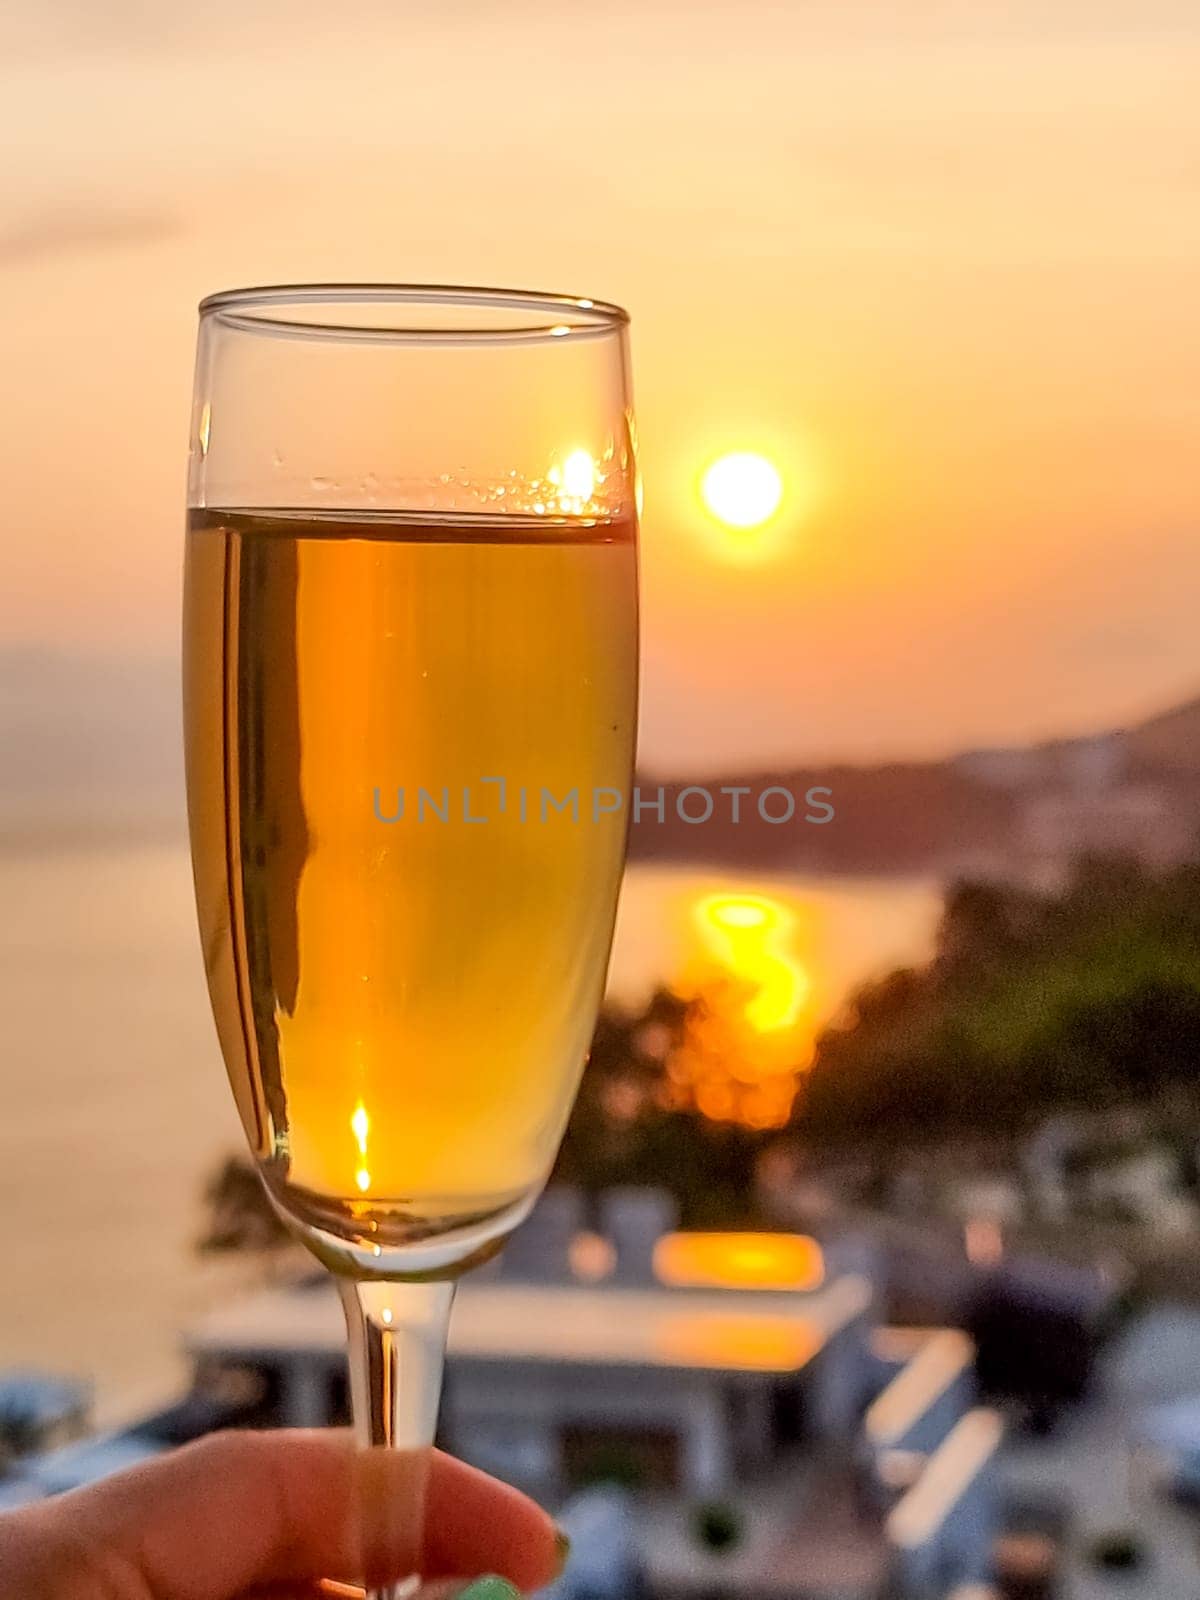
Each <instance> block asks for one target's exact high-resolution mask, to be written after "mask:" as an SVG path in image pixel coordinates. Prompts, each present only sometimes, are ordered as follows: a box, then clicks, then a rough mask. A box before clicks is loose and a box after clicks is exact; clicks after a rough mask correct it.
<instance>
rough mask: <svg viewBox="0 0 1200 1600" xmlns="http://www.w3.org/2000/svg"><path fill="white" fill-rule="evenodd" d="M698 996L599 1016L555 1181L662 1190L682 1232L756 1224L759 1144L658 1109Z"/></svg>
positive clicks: (595, 1188)
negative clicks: (755, 1177) (677, 1213)
mask: <svg viewBox="0 0 1200 1600" xmlns="http://www.w3.org/2000/svg"><path fill="white" fill-rule="evenodd" d="M705 1004H706V1000H705V997H704V996H703V995H699V996H697V997H695V998H693V999H689V1000H684V999H682V998H681V997H680V996H679V995H677V994H674V993H672V992H671V991H670V990H668V989H659V990H657V991H656V992H655V993H654V994H653V995H652V996H651V997H650V1000H649V1001H648V1003H647V1004H646V1005H645V1006H644V1007H643V1008H642V1009H641V1010H640V1011H636V1012H628V1011H623V1010H621V1009H619V1008H616V1007H612V1006H609V1007H606V1008H605V1010H604V1011H603V1012H602V1014H601V1017H600V1021H599V1023H598V1024H597V1028H596V1033H595V1038H594V1040H593V1044H592V1050H591V1055H590V1056H589V1059H588V1064H587V1067H586V1068H585V1070H584V1074H583V1081H582V1083H581V1084H580V1088H579V1095H578V1098H577V1099H576V1102H575V1108H574V1111H573V1112H572V1114H571V1120H570V1122H569V1124H568V1126H567V1132H566V1135H565V1137H564V1139H563V1142H562V1147H561V1149H560V1151H559V1156H558V1164H557V1166H556V1167H555V1172H554V1177H555V1180H556V1181H558V1182H562V1183H571V1184H577V1185H578V1186H579V1187H580V1188H582V1189H583V1190H585V1191H586V1192H589V1193H592V1194H598V1193H599V1192H600V1191H602V1190H604V1189H608V1188H613V1187H616V1186H618V1185H622V1184H632V1185H638V1186H641V1185H646V1186H649V1187H653V1188H660V1189H667V1190H669V1191H670V1193H671V1194H672V1195H673V1196H674V1198H675V1200H676V1202H677V1203H678V1206H679V1211H680V1220H681V1222H682V1224H683V1226H684V1227H690V1228H736V1227H744V1226H749V1225H751V1224H753V1223H755V1222H757V1221H758V1220H759V1219H758V1217H757V1215H756V1212H755V1209H754V1198H753V1183H752V1178H753V1169H754V1161H755V1157H756V1155H757V1153H758V1152H759V1151H760V1150H761V1149H762V1147H763V1144H764V1142H765V1140H764V1135H762V1134H760V1133H755V1132H753V1131H751V1130H748V1129H745V1128H740V1127H737V1126H734V1125H732V1124H729V1123H716V1122H710V1121H709V1120H708V1119H707V1118H706V1117H703V1116H701V1115H700V1114H699V1113H698V1112H695V1111H673V1110H667V1109H665V1108H664V1106H663V1103H662V1101H663V1094H662V1091H663V1089H664V1086H665V1084H666V1082H667V1078H666V1064H667V1062H668V1061H669V1060H670V1057H671V1055H672V1053H673V1052H674V1051H675V1050H677V1049H678V1048H679V1046H680V1044H681V1042H682V1040H683V1038H684V1036H685V1034H686V1032H687V1029H688V1023H689V1018H691V1017H692V1016H693V1015H694V1014H695V1013H696V1012H697V1011H700V1010H703V1008H704V1006H705Z"/></svg>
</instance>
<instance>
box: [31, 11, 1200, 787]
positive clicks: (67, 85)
mask: <svg viewBox="0 0 1200 1600" xmlns="http://www.w3.org/2000/svg"><path fill="white" fill-rule="evenodd" d="M6 11H7V20H6V23H5V29H6V31H7V34H8V35H9V37H8V38H7V39H6V41H5V45H4V50H3V53H2V63H0V135H2V136H0V172H2V182H3V187H4V193H5V205H4V208H3V219H4V220H3V223H2V224H0V289H2V294H0V349H2V350H3V354H4V375H3V384H2V389H3V398H2V399H0V406H2V408H3V415H2V416H0V462H2V470H3V482H4V497H5V498H4V513H3V514H4V520H5V524H6V530H5V531H6V543H5V560H4V581H3V584H0V639H2V640H3V641H4V642H5V643H7V644H9V645H18V646H23V645H49V646H52V647H54V648H56V649H61V650H64V651H68V652H70V653H72V654H77V655H85V656H86V655H89V654H90V655H102V656H107V657H113V656H134V657H138V658H144V659H145V662H146V670H147V672H154V671H160V670H165V668H164V667H163V666H162V663H165V662H167V661H169V660H170V658H171V657H172V655H173V652H174V650H175V644H176V635H177V629H178V622H177V617H178V599H177V590H178V582H179V567H180V538H181V512H180V506H181V499H182V491H183V477H184V456H185V449H186V426H187V416H188V398H189V390H190V383H191V353H192V343H193V338H194V307H195V302H196V300H197V299H198V298H199V297H200V295H201V294H202V293H205V292H207V291H209V290H212V289H215V288H219V287H225V286H229V285H232V284H238V283H247V282H250V283H253V282H270V281H285V282H287V281H296V280H303V279H322V278H325V279H335V280H336V279H347V278H349V279H385V280H387V279H390V280H400V279H404V280H410V281H421V280H432V281H436V280H442V281H451V282H463V281H466V282H495V283H511V284H515V285H533V286H535V287H545V288H561V289H565V290H568V291H571V292H574V293H580V294H592V295H595V296H598V297H606V298H612V299H616V300H619V301H621V302H622V303H624V304H625V305H627V306H628V307H629V309H630V311H631V312H632V315H633V346H634V361H635V378H636V385H637V400H638V409H639V415H640V425H641V437H642V442H643V458H642V461H643V469H644V474H645V480H646V512H645V519H644V543H643V576H644V586H645V636H644V637H645V661H646V665H645V704H644V735H643V759H644V760H645V761H647V762H648V763H649V764H650V765H652V766H653V765H658V766H660V767H664V768H666V767H670V768H672V769H674V770H679V771H684V770H691V771H703V770H704V769H706V768H711V767H713V766H715V765H717V764H718V763H723V762H731V761H738V762H741V761H752V760H767V759H770V758H772V757H775V756H813V755H828V754H839V755H851V756H855V757H867V756H872V755H876V754H878V753H880V752H883V751H886V752H890V753H895V752H903V753H925V752H935V751H943V750H949V749H955V748H959V747H961V746H963V745H968V744H979V743H993V742H1006V741H1009V740H1013V739H1018V738H1024V737H1028V736H1030V735H1031V734H1038V733H1045V732H1059V731H1070V730H1076V729H1084V728H1088V727H1099V726H1102V725H1104V724H1106V723H1108V722H1111V721H1121V720H1122V719H1125V718H1127V717H1131V716H1134V715H1137V714H1140V713H1142V712H1144V711H1147V710H1152V709H1156V708H1158V707H1160V706H1163V705H1166V704H1169V703H1171V702H1172V701H1174V700H1176V699H1181V698H1183V697H1185V696H1187V695H1190V694H1193V693H1196V692H1200V638H1198V629H1197V622H1196V618H1197V614H1198V611H1200V539H1198V537H1197V535H1198V534H1200V466H1198V451H1197V433H1198V430H1200V294H1198V292H1197V284H1198V282H1200V204H1197V196H1198V193H1200V109H1198V106H1200V102H1198V95H1197V86H1198V85H1200V12H1197V9H1196V7H1195V4H1194V0H1179V3H1167V0H1142V3H1137V0H1126V3H1122V4H1115V3H1112V0H1087V3H1084V0H1059V3H1057V4H1054V5H1050V6H1047V5H1045V4H1043V3H1040V0H1039V3H1034V0H1007V3H1004V4H993V3H990V0H973V3H960V4H953V3H935V0H896V3H892V4H887V3H883V0H813V3H809V4H805V3H797V0H793V3H775V4H767V3H764V0H741V3H739V4H737V5H736V6H735V5H733V4H729V5H724V4H712V3H709V4H703V3H701V4H685V3H683V0H669V3H668V0H638V3H636V4H630V3H626V0H614V3H610V4H608V5H606V6H604V7H599V8H586V9H585V8H584V7H583V6H578V5H573V4H570V3H566V4H564V3H563V0H558V3H555V4H551V3H549V0H547V3H542V0H509V3H507V4H504V5H500V4H494V5H489V4H483V3H475V4H467V3H459V0H443V3H441V4H433V3H430V4H424V5H416V4H411V3H410V4H405V3H397V0H390V3H386V4H385V3H379V4H374V3H360V4H355V3H349V4H346V5H342V6H338V7H329V6H317V5H309V4H307V3H296V0H287V3H284V0H278V3H273V0H237V3H235V0H208V3H206V4H205V5H204V6H187V7H185V6H183V5H181V4H174V3H170V0H169V3H166V4H164V5H162V6H158V7H143V6H140V5H135V4H133V3H132V0H126V3H124V4H115V5H114V4H105V5H102V6H95V5H93V4H92V3H91V0H74V3H66V4H64V3H61V0H52V3H49V4H47V3H46V0H36V3H35V0H11V3H10V5H9V6H8V7H7V8H6ZM732 450H754V451H759V452H762V453H763V454H765V455H767V456H768V457H769V458H771V459H772V460H773V461H774V462H775V463H776V464H777V465H778V467H779V469H780V471H781V473H782V475H783V480H784V500H783V505H782V508H781V510H780V512H779V513H777V517H778V521H777V523H776V524H775V525H774V527H773V538H772V553H771V554H770V558H769V559H764V560H763V561H762V562H760V563H757V564H744V563H737V562H734V561H731V560H730V559H729V555H730V553H731V548H732V547H731V543H730V541H729V539H728V538H727V536H725V535H722V534H721V532H720V530H719V529H718V527H717V526H716V524H715V523H714V521H713V519H712V518H711V516H710V515H709V514H708V513H707V512H706V511H705V510H704V508H703V506H702V504H701V501H700V499H699V497H698V491H697V484H698V480H699V478H700V476H701V474H702V472H703V470H704V468H705V467H706V466H707V465H708V464H709V463H710V462H711V460H712V459H713V457H714V456H717V455H720V454H722V453H724V452H726V451H732ZM15 659H16V658H15V657H14V656H13V655H12V654H11V652H10V653H9V654H8V655H4V656H0V667H3V664H4V663H5V662H8V663H9V670H15V669H12V665H11V664H12V662H13V661H14V660H15ZM0 690H4V686H3V685H0ZM4 692H8V693H11V692H12V689H11V685H10V686H9V687H8V689H7V690H5V691H4ZM22 692H27V693H28V694H29V695H30V696H31V697H32V698H33V700H34V701H35V702H36V696H37V693H38V688H37V683H36V681H31V680H25V681H24V683H23V688H22Z"/></svg>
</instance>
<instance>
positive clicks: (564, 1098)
mask: <svg viewBox="0 0 1200 1600" xmlns="http://www.w3.org/2000/svg"><path fill="white" fill-rule="evenodd" d="M353 516H354V517H356V518H357V519H358V520H352V517H351V515H350V514H347V515H346V516H345V517H344V518H342V517H340V516H328V515H319V516H318V515H314V514H312V513H301V512H295V513H285V512H281V513H261V512H254V513H248V512H220V511H212V510H209V511H204V512H195V513H193V514H192V517H191V521H190V524H189V530H188V541H187V556H186V580H185V603H184V699H185V727H186V739H187V758H188V759H187V768H188V806H189V815H190V823H191V837H192V856H193V866H194V872H195V880H196V896H197V902H198V907H199V915H200V927H201V935H202V940H203V946H204V956H205V965H206V970H207V974H208V984H209V992H210V994H211V997H212V1003H213V1010H214V1014H215V1016H216V1022H217V1030H218V1033H219V1035H220V1041H221V1048H222V1051H223V1053H224V1056H225V1061H226V1065H227V1067H228V1070H229V1076H230V1079H231V1081H232V1084H233V1088H234V1093H235V1095H236V1097H237V1102H238V1107H239V1110H240V1112H241V1116H242V1120H243V1123H244V1124H245V1128H246V1132H247V1135H248V1136H249V1139H250V1141H251V1144H252V1146H253V1148H254V1150H255V1152H256V1154H257V1156H258V1157H259V1159H260V1161H261V1163H262V1166H263V1171H264V1175H265V1176H266V1179H267V1182H268V1184H269V1186H270V1187H271V1189H272V1192H273V1193H274V1194H275V1195H276V1197H277V1198H278V1199H279V1200H280V1202H281V1203H282V1205H283V1206H284V1208H285V1209H286V1210H287V1211H288V1212H289V1213H290V1214H291V1215H292V1216H294V1217H296V1218H297V1219H299V1220H301V1221H304V1222H308V1223H311V1224H315V1225H317V1226H320V1227H321V1228H323V1229H325V1230H327V1231H329V1232H332V1233H333V1234H335V1235H336V1236H338V1237H341V1238H347V1239H354V1240H362V1239H363V1238H371V1237H373V1238H378V1239H379V1240H380V1241H381V1242H382V1243H384V1244H398V1243H403V1242H404V1241H405V1240H406V1239H407V1238H410V1237H428V1236H429V1235H430V1234H431V1233H436V1232H438V1231H441V1230H446V1229H450V1228H453V1227H456V1226H458V1225H460V1224H462V1223H464V1222H470V1221H472V1220H474V1219H479V1218H482V1217H487V1216H489V1215H493V1214H495V1213H496V1212H498V1211H501V1210H502V1209H503V1208H504V1207H506V1206H509V1205H511V1204H512V1203H513V1202H514V1201H516V1200H519V1199H520V1197H521V1196H522V1195H523V1194H524V1193H526V1192H527V1191H528V1190H529V1188H530V1187H531V1186H532V1185H534V1184H536V1183H538V1182H540V1181H541V1179H542V1178H543V1176H544V1175H545V1172H546V1170H547V1168H548V1166H549V1164H550V1163H551V1161H552V1160H553V1157H554V1152H555V1150H556V1148H557V1144H558V1140H559V1138H560V1136H561V1133H562V1128H563V1124H564V1122H565V1119H566V1116H567V1113H568V1111H569V1108H570V1102H571V1099H572V1097H573V1095H574V1092H575V1088H576V1084H577V1080H578V1074H579V1071H580V1068H581V1066H582V1063H583V1059H584V1055H585V1052H586V1050H587V1046H588V1042H589V1040H590V1036H591V1030H592V1027H593V1025H594V1022H595V1014H596V1009H597V1006H598V1004H599V1000H600V996H601V991H602V987H603V982H604V976H605V969H606V965H607V960H608V952H609V945H610V942H611V937H612V926H613V918H614V915H615V909H616V899H617V890H618V886H619V881H620V875H621V868H622V863H623V857H624V846H625V833H626V811H627V807H628V804H629V788H630V781H631V770H632V761H633V747H634V731H635V702H636V664H637V640H636V628H637V612H636V581H637V580H636V556H635V547H634V542H633V529H632V526H631V525H629V524H612V523H608V524H601V525H592V526H587V525H582V524H580V525H572V524H570V523H558V524H554V523H548V522H545V521H540V522H526V521H524V520H518V519H516V518H506V519H498V518H486V519H485V518H469V519H466V520H463V519H459V520H457V521H449V520H444V521H431V520H429V519H428V518H426V519H424V520H422V519H420V518H416V517H414V516H412V515H409V514H386V515H384V514H378V515H374V516H369V517H368V516H365V515H364V514H362V513H355V514H353ZM489 777H490V778H495V779H500V778H502V779H504V786H503V810H502V809H501V798H502V796H501V785H500V784H499V783H484V782H482V780H483V779H485V778H489ZM420 790H424V791H425V794H424V797H422V795H421V794H420V792H419V791H420ZM613 790H615V791H619V792H620V793H621V795H622V796H623V803H622V804H621V806H620V808H619V809H611V810H610V809H609V808H610V807H613V806H615V801H614V800H613V798H612V797H611V795H610V794H608V793H607V792H606V791H613ZM400 791H403V814H402V815H400V816H399V818H398V820H389V819H394V818H396V817H397V814H398V808H399V794H400ZM543 791H548V792H549V794H550V795H552V796H553V798H554V801H555V802H558V805H559V806H561V809H557V808H556V805H555V804H553V803H550V802H549V801H547V800H546V799H545V797H544V794H543ZM571 791H577V792H578V809H577V814H576V815H577V820H576V815H573V814H572V810H573V808H572V807H571V805H570V804H569V803H567V804H563V802H564V798H565V797H566V796H568V795H569V794H570V792H571ZM477 818H485V819H486V820H483V821H478V820H472V819H477Z"/></svg>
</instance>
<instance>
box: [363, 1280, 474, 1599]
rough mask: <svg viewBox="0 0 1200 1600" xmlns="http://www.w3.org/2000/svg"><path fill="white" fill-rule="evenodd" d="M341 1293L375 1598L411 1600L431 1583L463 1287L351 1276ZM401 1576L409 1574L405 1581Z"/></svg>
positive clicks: (367, 1570) (368, 1577)
mask: <svg viewBox="0 0 1200 1600" xmlns="http://www.w3.org/2000/svg"><path fill="white" fill-rule="evenodd" d="M338 1287H339V1290H340V1292H341V1296H342V1309H343V1310H344V1312H345V1314H346V1332H347V1335H348V1342H349V1357H350V1403H351V1410H352V1413H353V1417H354V1434H355V1440H356V1442H357V1445H358V1465H359V1496H360V1516H361V1536H360V1545H361V1549H362V1565H363V1578H364V1581H365V1582H366V1585H367V1600H408V1596H410V1595H412V1594H413V1593H415V1591H416V1589H417V1588H418V1587H419V1585H420V1581H421V1579H420V1571H421V1545H422V1533H423V1529H424V1526H425V1487H426V1483H427V1480H428V1476H429V1457H430V1449H431V1447H432V1445H433V1437H434V1432H435V1430H436V1428H437V1414H438V1401H439V1399H440V1397H441V1389H442V1366H443V1362H444V1359H445V1351H446V1331H447V1328H448V1325H449V1321H450V1306H451V1304H452V1302H453V1300H454V1287H455V1286H454V1284H453V1283H452V1282H450V1283H442V1282H438V1283H382V1282H376V1281H373V1280H372V1281H368V1282H354V1281H352V1280H350V1279H346V1278H342V1279H339V1282H338ZM385 1450H387V1451H391V1450H396V1451H400V1452H402V1453H403V1457H404V1460H405V1463H406V1470H405V1471H403V1472H402V1474H401V1478H402V1483H401V1488H400V1493H397V1476H396V1469H395V1464H394V1462H393V1461H388V1462H384V1461H383V1460H381V1452H382V1451H385ZM385 1468H386V1469H387V1470H386V1472H385V1470H384V1469H385ZM397 1570H399V1571H401V1572H404V1573H406V1574H408V1576H405V1577H403V1578H400V1579H397V1577H396V1573H397Z"/></svg>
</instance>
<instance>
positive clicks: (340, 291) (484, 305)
mask: <svg viewBox="0 0 1200 1600" xmlns="http://www.w3.org/2000/svg"><path fill="white" fill-rule="evenodd" d="M347 306H359V307H367V308H373V307H380V308H383V307H391V308H401V307H404V306H414V307H420V308H422V309H423V310H424V311H425V312H426V313H429V312H431V311H432V312H434V313H436V312H437V311H438V310H444V311H445V312H446V313H447V315H446V317H445V320H444V321H442V322H439V321H438V320H437V319H436V316H435V317H434V320H432V321H431V322H430V323H429V324H428V325H426V326H420V325H418V326H413V325H409V324H407V323H405V322H403V321H397V320H395V319H394V318H391V319H389V318H386V317H384V316H383V315H382V314H380V315H378V316H371V317H369V318H368V320H366V321H363V322H357V323H353V322H347V321H337V320H336V309H337V308H338V307H347ZM308 307H313V308H316V309H318V310H320V309H322V308H327V312H328V315H325V316H320V315H319V316H316V317H304V316H299V315H294V314H293V315H288V313H289V311H290V312H292V313H295V312H297V311H299V310H301V309H303V308H308ZM474 309H479V310H481V311H484V312H490V313H491V314H492V316H493V317H494V318H495V321H494V322H493V323H491V324H490V325H487V324H486V319H485V318H483V317H481V318H480V319H479V320H480V322H481V324H483V325H481V326H478V327H476V326H469V325H466V326H463V325H458V324H456V323H454V322H453V321H452V319H451V317H450V315H449V313H451V312H463V311H470V310H474ZM199 314H200V318H201V321H204V320H206V319H208V318H214V319H216V320H217V321H219V322H220V323H221V324H222V325H223V326H226V327H232V328H237V329H239V330H240V331H242V332H244V333H256V334H263V335H266V336H268V337H270V336H275V337H279V336H283V337H288V338H303V339H314V338H315V339H335V340H341V341H354V342H367V343H376V342H388V343H390V342H399V343H404V344H409V343H420V344H425V343H431V344H473V345H480V344H493V343H495V344H512V343H522V344H523V343H527V342H531V341H540V340H543V339H546V340H549V339H555V340H557V339H561V338H564V337H568V336H570V337H572V338H575V339H577V338H596V337H599V336H603V335H606V334H611V333H614V332H620V330H621V329H623V328H624V327H625V326H626V325H627V324H628V322H629V313H628V312H627V311H626V310H625V309H624V307H623V306H619V305H616V304H615V303H613V302H612V301H609V300H593V299H591V298H589V297H586V296H581V295H568V294H554V293H548V292H543V291H541V290H532V289H501V288H492V287H487V286H482V285H480V286H476V285H469V284H436V283H290V284H288V283H285V284H263V285H258V286H254V287H250V288H244V289H222V290H220V291H218V292H217V293H215V294H210V295H205V297H204V299H203V300H201V302H200V306H199ZM506 319H507V320H506Z"/></svg>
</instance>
